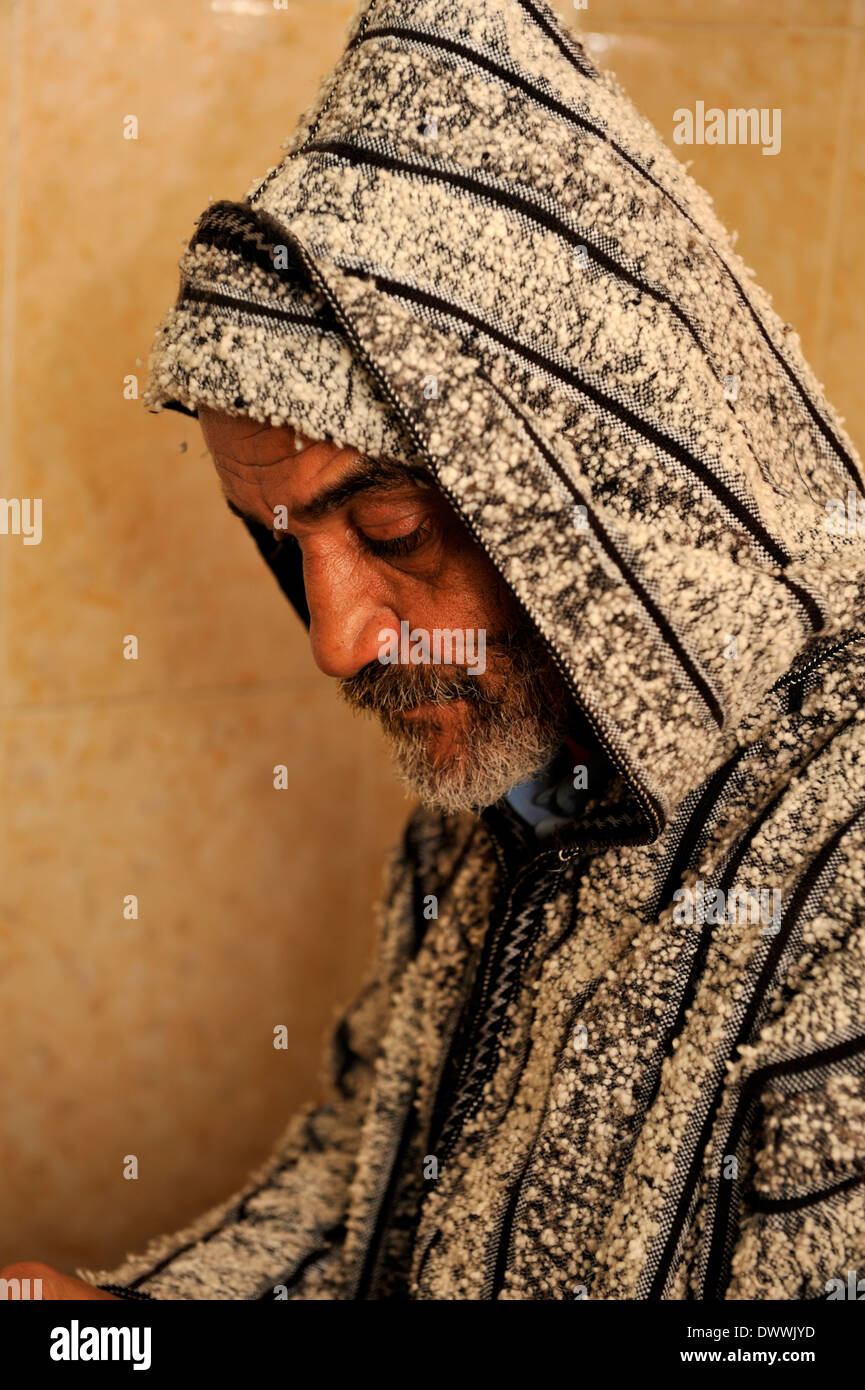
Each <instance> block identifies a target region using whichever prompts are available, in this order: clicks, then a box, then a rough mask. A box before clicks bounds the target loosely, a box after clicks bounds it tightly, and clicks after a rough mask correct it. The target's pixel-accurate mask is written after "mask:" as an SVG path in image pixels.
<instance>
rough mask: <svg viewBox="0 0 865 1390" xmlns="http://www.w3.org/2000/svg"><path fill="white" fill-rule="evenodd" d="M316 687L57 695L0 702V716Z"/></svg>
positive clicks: (282, 682) (311, 683) (292, 681)
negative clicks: (50, 697)
mask: <svg viewBox="0 0 865 1390" xmlns="http://www.w3.org/2000/svg"><path fill="white" fill-rule="evenodd" d="M318 687H319V679H318V677H317V676H315V675H312V674H310V675H309V676H286V677H280V678H278V679H275V680H272V681H253V682H251V683H249V684H246V685H236V684H234V683H233V682H231V681H226V682H224V683H222V684H217V685H193V686H188V687H187V688H186V689H182V688H181V689H177V688H175V687H171V686H166V687H165V688H164V689H154V690H135V691H132V692H131V693H130V694H128V695H124V694H122V693H119V692H117V691H111V692H109V693H107V694H105V695H82V696H79V697H78V698H77V699H76V698H74V697H71V698H67V697H64V696H58V697H57V698H55V699H51V700H22V701H19V702H17V703H15V702H13V701H11V700H10V701H0V715H3V716H5V715H16V716H22V715H24V716H27V715H29V716H33V717H38V716H39V715H42V714H65V713H67V712H69V713H71V712H72V711H73V710H82V709H84V710H86V709H101V710H105V709H106V708H108V709H111V708H123V707H129V706H134V705H146V704H189V703H191V702H192V701H194V700H211V699H219V698H220V697H223V696H226V697H234V696H239V697H241V698H244V699H247V698H249V697H250V696H255V695H277V694H279V693H280V692H284V693H285V694H286V695H289V694H291V693H292V692H297V691H307V692H314V691H316V690H317V689H318Z"/></svg>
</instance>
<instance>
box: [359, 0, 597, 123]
mask: <svg viewBox="0 0 865 1390" xmlns="http://www.w3.org/2000/svg"><path fill="white" fill-rule="evenodd" d="M370 39H403V40H405V41H406V42H407V43H417V44H427V45H428V46H429V47H430V48H438V49H440V50H441V51H442V52H444V53H452V54H453V55H454V56H455V57H457V58H466V59H467V60H468V61H469V62H470V63H474V64H475V66H476V67H479V68H484V69H485V70H486V71H487V72H489V73H491V74H492V75H493V77H498V78H500V79H501V80H502V81H503V82H507V83H509V84H510V85H511V86H512V87H516V88H517V89H518V90H519V91H521V92H525V93H526V95H527V96H530V97H532V98H533V100H535V101H537V102H539V103H540V104H541V105H543V106H546V107H547V109H548V110H550V111H554V112H555V113H556V115H557V116H562V117H563V118H564V119H565V120H568V121H575V122H576V123H577V124H578V125H581V126H583V127H584V128H585V129H586V130H588V131H589V132H590V133H591V134H592V135H597V136H598V137H599V138H600V139H602V140H606V139H607V138H608V137H607V135H606V132H605V131H604V130H603V128H602V127H601V126H596V125H594V124H593V123H592V122H591V121H589V120H587V118H586V117H585V116H578V115H577V113H576V112H575V111H573V110H572V109H571V107H570V106H568V105H567V103H566V102H563V101H559V100H558V98H557V97H554V96H550V94H549V93H548V92H545V91H544V90H543V89H542V88H541V87H538V86H536V84H535V83H534V82H532V81H531V80H530V79H529V78H527V77H523V76H522V75H521V74H520V73H517V72H511V71H510V69H509V68H507V67H504V66H503V65H502V64H501V63H497V62H496V61H495V59H493V58H488V57H487V56H486V54H484V53H479V52H478V51H477V50H476V49H474V48H472V47H471V45H470V44H466V43H460V41H459V40H458V39H451V38H448V37H447V36H446V35H445V34H427V33H425V31H424V30H423V29H411V28H409V27H408V25H403V24H384V25H381V26H380V27H379V28H378V29H367V30H366V32H365V33H360V34H356V35H355V37H354V38H353V39H352V41H351V43H350V44H349V45H348V47H347V49H346V53H348V52H350V50H351V49H352V48H356V47H358V46H359V45H360V44H361V43H367V42H368V41H369V40H370Z"/></svg>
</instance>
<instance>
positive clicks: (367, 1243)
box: [347, 1088, 414, 1300]
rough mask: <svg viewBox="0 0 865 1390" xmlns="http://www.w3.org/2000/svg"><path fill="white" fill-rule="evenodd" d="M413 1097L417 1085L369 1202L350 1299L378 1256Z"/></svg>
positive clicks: (393, 1134) (401, 1115) (396, 1126)
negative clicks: (386, 1205) (387, 1195)
mask: <svg viewBox="0 0 865 1390" xmlns="http://www.w3.org/2000/svg"><path fill="white" fill-rule="evenodd" d="M413 1100H414V1088H412V1091H411V1094H410V1095H409V1098H408V1101H407V1102H406V1103H404V1104H403V1106H402V1107H401V1110H400V1113H399V1115H398V1117H397V1119H396V1122H395V1124H394V1128H393V1130H392V1131H391V1141H390V1145H389V1155H388V1160H387V1163H386V1164H385V1165H384V1166H383V1167H382V1170H381V1172H380V1174H379V1177H378V1181H377V1182H376V1185H375V1188H374V1191H373V1198H372V1201H371V1202H370V1203H369V1208H368V1211H367V1216H366V1220H365V1221H364V1223H363V1228H362V1233H361V1247H360V1250H359V1251H358V1255H357V1258H356V1261H355V1274H354V1277H353V1279H352V1280H351V1283H350V1284H349V1291H348V1295H347V1297H348V1299H349V1300H355V1299H357V1298H358V1296H359V1290H360V1289H361V1288H362V1287H363V1285H364V1282H365V1280H366V1279H367V1278H368V1276H369V1270H370V1266H371V1264H372V1261H373V1260H374V1258H375V1251H376V1247H377V1243H378V1240H379V1238H380V1235H381V1232H380V1230H379V1224H380V1221H379V1219H380V1217H381V1215H382V1204H383V1202H384V1197H385V1193H386V1192H387V1189H388V1187H389V1186H390V1181H391V1178H392V1177H393V1176H394V1168H395V1166H396V1157H397V1154H398V1152H399V1149H400V1146H401V1144H402V1140H403V1135H404V1134H405V1128H406V1123H407V1121H408V1117H409V1112H410V1111H411V1106H412V1101H413Z"/></svg>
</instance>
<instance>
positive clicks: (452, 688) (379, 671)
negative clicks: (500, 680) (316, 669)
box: [337, 637, 519, 714]
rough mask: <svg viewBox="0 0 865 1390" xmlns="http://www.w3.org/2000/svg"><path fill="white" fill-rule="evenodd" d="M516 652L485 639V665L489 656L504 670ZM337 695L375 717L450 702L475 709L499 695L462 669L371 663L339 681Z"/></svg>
mask: <svg viewBox="0 0 865 1390" xmlns="http://www.w3.org/2000/svg"><path fill="white" fill-rule="evenodd" d="M518 651H519V648H518V647H517V646H516V645H515V643H514V641H513V639H512V638H510V637H505V638H496V639H490V638H487V642H486V653H487V660H488V661H489V658H490V657H491V656H492V657H493V659H494V660H495V658H497V657H498V658H501V660H502V662H503V665H504V666H505V667H506V668H507V667H509V666H513V665H514V664H515V653H516V652H518ZM337 692H338V694H339V695H340V697H341V698H342V699H343V700H345V701H346V702H347V703H348V704H349V705H351V706H352V707H353V708H354V709H359V710H372V711H374V712H375V713H377V714H399V713H400V712H401V711H402V710H406V709H409V708H410V707H411V706H412V705H421V704H431V705H444V704H447V703H448V701H450V700H465V701H466V702H467V703H471V704H474V705H476V706H478V707H481V706H485V705H497V704H499V703H500V702H501V696H500V695H496V694H493V693H491V692H490V691H489V690H487V689H485V688H484V686H483V685H482V684H481V681H480V677H479V676H470V675H468V674H467V672H466V669H465V668H464V667H462V666H445V665H439V666H436V665H434V664H423V663H421V664H419V665H417V666H397V665H391V664H388V663H383V662H380V661H371V662H369V663H368V665H366V666H364V667H363V669H362V670H360V671H358V673H357V675H355V676H348V677H345V678H344V679H342V680H340V681H339V682H338V683H337Z"/></svg>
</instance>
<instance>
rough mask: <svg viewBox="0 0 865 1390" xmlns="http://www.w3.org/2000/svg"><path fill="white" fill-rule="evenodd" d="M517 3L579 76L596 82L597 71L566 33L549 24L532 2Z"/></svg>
mask: <svg viewBox="0 0 865 1390" xmlns="http://www.w3.org/2000/svg"><path fill="white" fill-rule="evenodd" d="M517 3H518V4H519V5H522V7H523V9H524V10H525V12H526V14H527V15H528V16H529V18H530V19H533V20H534V22H535V24H537V26H538V28H539V29H542V30H543V32H544V33H545V34H546V36H547V38H548V39H551V40H552V42H553V43H554V44H555V45H556V48H557V49H558V50H559V52H560V53H562V54H563V55H564V57H565V58H567V60H568V62H569V63H570V64H571V66H572V67H575V68H576V69H577V71H578V72H579V73H580V74H581V76H583V77H588V78H591V79H592V81H597V79H598V73H597V70H596V69H595V68H594V67H593V66H592V65H591V63H589V62H588V61H587V59H586V58H585V56H584V54H583V53H582V52H581V51H580V49H579V47H578V45H577V44H575V43H574V41H573V39H572V38H571V37H570V35H569V34H568V33H567V32H561V31H560V30H559V29H557V28H556V27H555V25H554V24H553V23H551V22H550V20H549V19H548V18H547V16H546V15H545V14H541V12H540V10H539V9H538V7H537V5H535V4H533V0H517ZM563 28H564V26H563Z"/></svg>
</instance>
